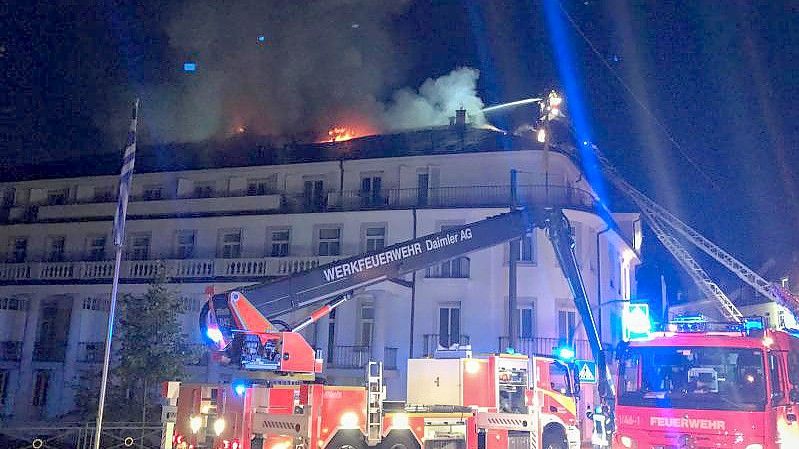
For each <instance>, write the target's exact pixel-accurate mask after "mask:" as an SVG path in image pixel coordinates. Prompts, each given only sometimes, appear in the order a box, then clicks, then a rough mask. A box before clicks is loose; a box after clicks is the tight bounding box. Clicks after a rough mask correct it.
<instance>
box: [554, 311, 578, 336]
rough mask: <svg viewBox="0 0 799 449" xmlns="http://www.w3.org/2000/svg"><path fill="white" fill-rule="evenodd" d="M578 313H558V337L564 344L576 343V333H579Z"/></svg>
mask: <svg viewBox="0 0 799 449" xmlns="http://www.w3.org/2000/svg"><path fill="white" fill-rule="evenodd" d="M576 326H577V313H576V312H575V311H574V310H560V311H558V337H559V338H560V340H561V341H562V342H565V343H571V342H573V341H574V333H575V332H576V331H577V329H576Z"/></svg>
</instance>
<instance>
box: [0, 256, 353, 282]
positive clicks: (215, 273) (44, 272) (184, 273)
mask: <svg viewBox="0 0 799 449" xmlns="http://www.w3.org/2000/svg"><path fill="white" fill-rule="evenodd" d="M338 258H340V257H338V256H308V257H261V258H250V259H244V258H241V259H167V260H127V261H123V262H122V267H121V272H120V277H121V278H123V279H152V278H153V277H155V275H156V274H157V273H158V272H159V269H165V270H166V274H167V275H168V276H170V277H174V278H180V279H189V280H190V279H204V278H246V277H277V276H286V275H289V274H293V273H299V272H302V271H306V270H310V269H313V268H316V267H318V266H319V265H324V264H326V263H330V262H333V261H335V260H336V259H338ZM113 274H114V262H113V261H110V260H108V261H99V262H95V261H91V262H87V261H75V262H26V263H5V264H0V282H3V281H6V282H7V281H32V280H81V279H87V280H88V279H94V280H98V279H111V277H112V276H113Z"/></svg>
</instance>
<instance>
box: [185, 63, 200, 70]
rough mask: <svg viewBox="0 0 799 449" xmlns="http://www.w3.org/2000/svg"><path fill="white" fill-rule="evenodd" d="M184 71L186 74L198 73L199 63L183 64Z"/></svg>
mask: <svg viewBox="0 0 799 449" xmlns="http://www.w3.org/2000/svg"><path fill="white" fill-rule="evenodd" d="M183 71H184V72H195V71H197V63H194V62H184V63H183Z"/></svg>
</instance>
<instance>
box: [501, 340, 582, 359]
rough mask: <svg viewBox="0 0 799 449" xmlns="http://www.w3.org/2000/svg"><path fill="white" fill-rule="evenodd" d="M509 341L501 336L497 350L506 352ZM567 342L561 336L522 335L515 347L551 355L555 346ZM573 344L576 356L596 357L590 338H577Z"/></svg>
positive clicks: (522, 350)
mask: <svg viewBox="0 0 799 449" xmlns="http://www.w3.org/2000/svg"><path fill="white" fill-rule="evenodd" d="M508 342H509V339H508V337H499V346H498V347H497V351H498V352H505V351H506V350H507V349H508ZM565 344H566V340H565V339H561V338H550V337H527V338H525V337H521V338H519V343H518V344H517V345H516V347H515V348H513V349H514V351H515V352H517V353H519V354H526V355H535V354H539V355H546V356H549V355H552V354H553V353H554V349H555V348H558V347H561V346H564V345H565ZM571 346H573V347H574V351H575V358H578V359H583V360H593V358H594V357H593V354H592V353H591V346H590V345H589V344H588V340H575V341H574V342H573V343H572V345H571Z"/></svg>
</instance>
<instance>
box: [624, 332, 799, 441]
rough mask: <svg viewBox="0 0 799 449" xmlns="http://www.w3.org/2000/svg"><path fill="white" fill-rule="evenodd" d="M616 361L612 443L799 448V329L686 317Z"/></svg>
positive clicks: (631, 347)
mask: <svg viewBox="0 0 799 449" xmlns="http://www.w3.org/2000/svg"><path fill="white" fill-rule="evenodd" d="M619 361H620V364H619V374H618V396H617V405H616V424H617V432H616V434H615V436H614V446H613V447H618V448H638V449H644V448H646V449H653V448H675V449H683V448H685V449H689V448H740V449H788V448H796V447H799V423H797V414H799V338H798V336H797V334H795V333H792V332H788V331H779V330H768V329H764V326H763V325H762V320H760V321H755V320H744V323H743V325H742V324H739V323H712V322H708V321H707V320H706V319H704V318H703V317H682V318H679V319H677V320H675V321H674V322H672V323H671V324H669V325H668V330H666V331H664V332H657V333H654V334H652V335H651V336H650V338H648V339H646V340H642V341H631V342H630V343H629V344H628V345H627V346H626V347H624V348H622V349H621V351H620V352H619Z"/></svg>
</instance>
